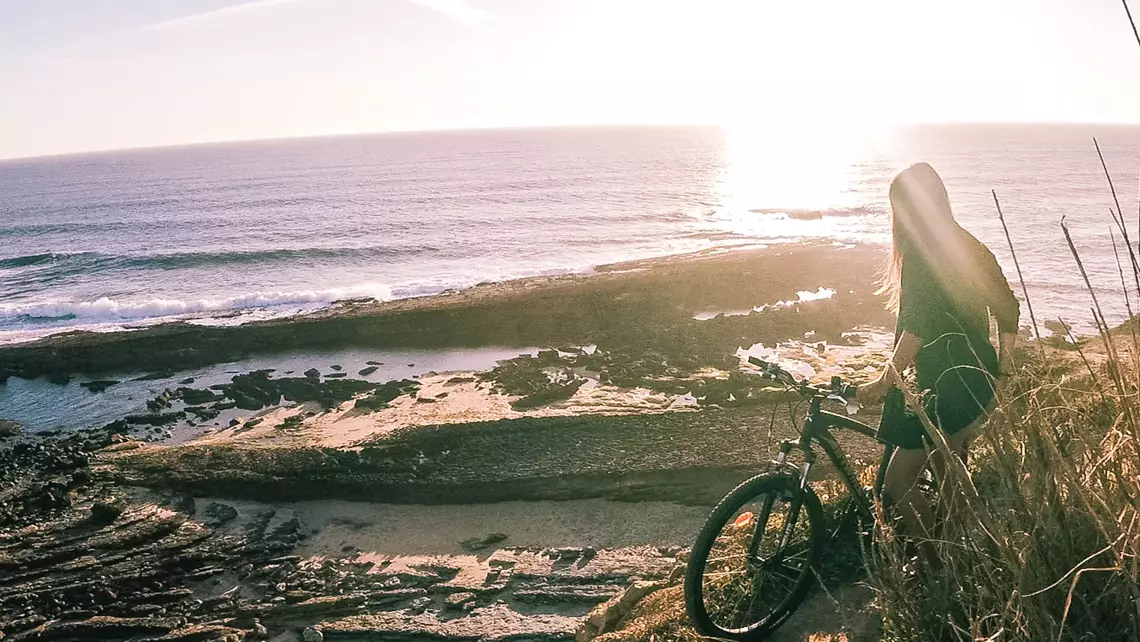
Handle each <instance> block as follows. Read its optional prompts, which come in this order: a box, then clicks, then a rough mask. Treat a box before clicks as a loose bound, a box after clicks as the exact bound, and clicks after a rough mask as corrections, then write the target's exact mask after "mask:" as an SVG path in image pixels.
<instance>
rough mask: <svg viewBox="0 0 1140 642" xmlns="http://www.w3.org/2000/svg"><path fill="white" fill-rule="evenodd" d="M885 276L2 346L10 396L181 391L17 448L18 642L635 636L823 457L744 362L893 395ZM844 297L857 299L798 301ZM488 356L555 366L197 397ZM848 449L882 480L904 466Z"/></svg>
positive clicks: (0, 461)
mask: <svg viewBox="0 0 1140 642" xmlns="http://www.w3.org/2000/svg"><path fill="white" fill-rule="evenodd" d="M880 258H881V257H880V255H879V254H878V252H877V251H876V250H873V249H868V248H842V249H841V248H835V247H832V246H823V245H817V246H811V245H809V246H795V247H787V248H781V249H778V250H764V251H759V250H757V251H747V252H735V253H726V254H705V255H696V256H686V257H673V258H669V259H662V260H658V261H650V262H641V263H632V264H625V265H621V266H613V267H611V268H608V269H604V270H601V271H600V272H599V274H597V275H592V276H588V277H582V276H573V277H556V278H541V279H524V280H521V281H515V282H510V283H505V284H492V285H486V286H479V287H476V288H473V289H472V290H469V291H465V292H462V293H456V294H449V295H445V296H440V297H431V298H425V299H416V300H408V301H396V302H390V303H383V304H359V303H358V304H354V305H351V306H345V307H342V308H340V309H337V310H332V311H328V312H326V313H322V314H319V315H312V316H310V317H303V318H299V319H293V320H288V321H274V322H264V323H256V324H249V325H248V326H240V327H232V328H208V327H204V326H193V325H190V324H177V325H170V326H160V327H157V328H152V329H150V330H143V331H139V332H130V333H116V334H109V335H92V334H78V335H63V336H59V337H53V338H50V339H47V340H43V341H39V342H35V343H32V344H26V345H20V346H8V347H3V348H0V371H2V372H0V380H8V379H10V378H11V377H22V378H31V377H41V376H42V377H47V378H48V379H49V380H51V381H53V382H55V383H58V384H66V383H67V382H69V381H70V380H71V379H73V378H74V379H77V380H79V381H78V383H79V384H80V385H82V386H83V387H84V388H85V389H86V391H85V392H83V394H90V395H96V396H98V395H107V394H113V392H114V390H115V387H116V386H117V385H119V384H117V383H116V382H117V381H119V380H121V379H125V378H126V377H130V378H132V379H135V380H137V379H146V378H147V376H150V377H151V378H152V379H151V380H152V381H156V382H164V381H174V382H177V383H172V384H165V383H163V384H162V386H160V387H159V388H160V389H159V390H156V391H155V392H152V393H151V394H153V395H154V396H153V397H150V398H148V399H139V400H138V403H139V405H140V408H139V409H138V410H137V412H133V413H130V414H127V415H124V416H122V417H120V418H118V419H116V420H114V421H111V422H110V423H106V424H104V425H102V426H100V427H97V428H89V429H84V430H79V431H75V430H63V431H62V432H59V433H58V434H55V435H53V434H51V433H55V432H57V431H50V432H49V433H41V434H39V435H31V434H29V435H25V436H18V435H10V436H7V437H0V470H2V471H3V472H2V473H0V481H2V483H3V486H2V488H3V490H2V491H0V635H2V636H4V637H3V639H9V638H10V639H14V640H32V639H35V640H87V639H94V638H102V639H124V640H126V639H129V640H240V639H250V640H255V639H272V640H281V641H285V640H304V641H305V642H313V641H314V640H323V639H339V640H373V639H375V640H434V641H439V640H444V641H446V640H508V639H509V640H569V639H573V638H574V637H575V635H579V634H581V635H586V634H585V633H582V632H583V631H587V630H589V631H592V632H593V633H592V634H596V633H599V632H601V630H602V629H607V630H608V628H612V626H613V625H614V624H615V623H616V622H617V621H618V620H620V613H619V611H621V609H622V608H625V607H623V606H621V605H623V604H624V605H626V606H628V605H629V602H631V601H632V600H633V599H634V598H633V597H631V596H634V593H629V592H627V587H629V586H631V585H633V586H635V587H640V588H637V589H636V592H638V596H639V595H641V594H644V593H648V592H649V591H650V590H651V588H650V587H656V586H659V584H654V583H655V582H659V581H660V580H663V579H665V578H667V577H669V576H670V574H671V573H673V572H674V571H675V569H676V568H677V567H678V564H679V563H680V562H679V560H680V559H683V551H684V548H685V547H686V546H687V545H688V544H689V543H690V542H691V541H692V538H693V536H694V535H695V531H696V529H697V528H698V527H699V525H700V523H701V521H702V520H703V516H704V514H705V511H706V510H707V507H708V506H709V505H711V504H712V503H713V502H715V501H716V500H717V499H718V498H719V497H720V496H721V495H722V494H723V493H724V492H725V491H727V490H728V489H729V488H731V487H732V486H733V485H734V484H736V483H738V482H739V481H740V480H741V479H743V478H745V477H747V476H748V475H750V474H752V473H753V472H755V471H756V470H758V469H759V468H760V467H762V466H763V465H764V464H765V463H766V462H767V461H768V460H769V459H770V453H771V449H772V448H773V447H774V445H775V443H776V442H778V440H779V439H782V438H786V437H789V436H792V435H794V434H795V424H796V420H797V413H796V412H795V410H794V406H793V405H790V404H788V403H787V402H788V401H790V399H789V398H788V396H787V395H786V394H785V393H782V392H780V391H778V390H773V389H770V388H768V387H767V385H766V384H765V383H764V382H762V381H759V380H757V379H756V378H755V377H749V376H747V375H745V374H742V373H741V372H740V371H739V369H738V367H737V366H738V364H739V358H738V357H735V356H733V354H734V353H735V352H736V350H737V348H740V347H748V346H751V345H753V344H761V343H762V344H765V345H768V346H776V345H777V344H780V345H782V346H783V348H782V351H783V352H787V353H789V354H793V355H798V356H796V358H798V359H799V360H801V361H802V362H803V363H804V364H810V365H812V366H813V367H815V369H816V371H817V372H818V373H820V375H821V376H822V375H824V374H827V373H831V372H835V373H839V374H842V375H843V376H845V377H847V378H848V379H858V378H860V377H863V376H866V373H867V372H868V371H870V370H873V368H874V364H875V363H876V361H875V359H876V358H877V357H876V355H881V353H882V351H883V349H884V346H883V345H882V342H881V340H880V341H879V343H876V339H875V338H874V337H873V336H871V335H870V334H869V333H868V331H867V328H873V327H875V326H882V325H885V324H886V323H887V322H889V319H886V315H885V313H883V312H882V311H881V309H880V308H879V306H878V303H877V302H876V301H875V300H874V299H873V298H872V297H871V296H870V294H869V292H868V289H869V281H870V274H871V270H872V268H873V267H874V266H875V265H876V264H877V262H878V261H879V260H880ZM821 287H826V288H830V289H832V290H834V291H835V294H834V295H833V296H831V297H829V298H828V297H821V298H820V300H810V301H805V302H798V301H797V292H801V291H802V292H815V291H816V290H818V289H819V288H821ZM809 298H815V297H809ZM869 337H870V338H869ZM479 345H500V346H501V345H514V346H546V347H544V348H542V349H540V350H538V351H537V352H534V353H531V354H527V355H523V356H519V357H516V358H513V359H508V360H504V361H501V362H500V363H499V365H497V366H496V367H494V368H492V369H490V370H486V371H478V372H450V373H424V374H422V375H415V376H414V377H412V378H406V379H395V380H391V381H387V382H380V381H369V380H366V378H365V377H367V376H368V375H371V374H372V373H374V372H375V370H372V371H371V372H367V373H366V372H365V371H366V370H368V368H369V367H372V368H375V367H377V366H378V365H382V364H380V363H379V361H376V362H375V363H376V364H377V366H373V365H369V366H366V367H364V368H360V372H349V371H345V369H343V368H342V367H341V366H340V365H339V364H336V365H334V366H328V365H327V364H312V366H311V367H309V369H308V370H302V371H298V372H276V371H273V370H271V369H262V370H252V371H247V372H238V373H235V374H234V375H233V376H232V377H229V379H228V381H223V382H222V383H216V384H213V385H205V384H201V383H196V382H195V381H193V380H192V379H193V378H192V377H187V376H186V375H185V374H180V373H181V372H182V371H183V369H184V368H187V367H191V366H201V365H203V364H208V363H216V362H220V361H227V360H231V359H235V358H239V357H241V358H248V357H250V356H251V355H257V354H270V353H275V352H278V351H289V350H292V349H297V348H301V347H312V346H324V347H328V346H357V347H363V348H368V347H375V348H377V349H379V348H384V347H407V346H420V347H432V346H479ZM352 370H353V371H355V370H357V368H356V367H353V368H352ZM140 374H141V375H143V376H141V377H140V376H139V375H140ZM70 385H72V386H74V385H76V383H71V384H70ZM3 414H4V413H3V409H2V408H0V416H2V415H3ZM13 426H14V424H13ZM13 432H14V431H13ZM172 434H187V435H191V436H190V437H187V438H185V439H183V440H181V441H179V440H177V439H175V441H174V442H171V441H170V438H171V435H172ZM844 445H845V446H846V447H848V448H849V454H851V455H852V456H853V458H854V459H856V460H863V461H867V462H871V461H875V460H876V458H877V456H878V453H879V450H878V448H877V447H875V446H874V444H873V443H866V442H862V441H860V440H845V441H844ZM820 471H821V474H826V471H824V470H823V469H822V468H821V469H820ZM352 502H355V503H352ZM599 511H600V515H599ZM590 515H593V516H594V517H588V516H590ZM586 522H589V523H591V524H594V526H593V527H591V528H588V529H585V530H583V528H584V527H583V524H584V523H586ZM429 532H430V533H431V534H432V536H431V537H428V536H427V533H429ZM623 600H624V601H623ZM603 604H605V605H606V606H604V607H599V605H603ZM595 607H598V608H600V609H601V610H600V611H594V615H593V616H591V617H590V618H589V622H590V623H591V624H590V625H589V626H587V625H586V622H587V615H588V614H589V613H591V610H592V609H595ZM615 614H616V615H615ZM600 623H602V624H604V625H602V624H600ZM591 627H592V628H591ZM592 634H591V635H592ZM589 637H590V636H589V635H586V637H585V638H580V639H588V638H589Z"/></svg>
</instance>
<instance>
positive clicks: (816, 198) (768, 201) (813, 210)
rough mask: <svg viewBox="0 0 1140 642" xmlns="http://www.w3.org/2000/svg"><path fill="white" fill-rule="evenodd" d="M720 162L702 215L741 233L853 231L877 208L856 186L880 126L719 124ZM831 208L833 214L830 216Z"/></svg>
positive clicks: (784, 235) (848, 233) (861, 180)
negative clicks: (711, 205) (710, 206)
mask: <svg viewBox="0 0 1140 642" xmlns="http://www.w3.org/2000/svg"><path fill="white" fill-rule="evenodd" d="M724 132H725V144H724V165H723V168H722V171H721V175H720V178H719V180H718V181H717V183H716V184H715V186H714V188H713V197H714V198H715V200H716V202H717V203H718V205H719V207H717V208H716V210H715V211H714V212H712V213H710V214H709V218H708V220H707V221H706V222H707V223H708V224H710V225H711V226H712V227H714V228H716V229H719V230H722V231H725V232H729V233H733V234H738V235H741V236H746V237H759V238H765V239H775V238H782V239H794V238H802V237H817V238H818V237H836V238H843V237H850V236H852V235H854V234H861V233H863V232H866V231H867V224H866V221H862V222H860V221H857V220H852V217H863V218H865V216H866V215H871V214H875V213H876V210H875V209H873V208H869V207H868V203H867V199H866V198H865V195H864V194H862V193H861V191H860V188H862V187H864V186H865V177H863V176H862V173H863V172H864V164H865V161H866V160H867V159H868V158H869V157H870V155H872V154H874V152H875V150H876V143H877V139H878V136H879V130H878V129H871V128H867V127H839V126H810V127H807V126H801V127H797V126H786V127H782V126H778V125H775V126H757V125H754V124H749V125H740V126H729V127H725V128H724ZM829 215H834V216H829Z"/></svg>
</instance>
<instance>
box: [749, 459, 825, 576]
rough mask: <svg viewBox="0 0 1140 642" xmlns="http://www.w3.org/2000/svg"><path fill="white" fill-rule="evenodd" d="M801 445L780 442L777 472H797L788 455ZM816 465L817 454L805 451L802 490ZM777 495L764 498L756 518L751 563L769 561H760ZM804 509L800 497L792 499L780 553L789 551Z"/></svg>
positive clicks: (781, 540)
mask: <svg viewBox="0 0 1140 642" xmlns="http://www.w3.org/2000/svg"><path fill="white" fill-rule="evenodd" d="M798 443H799V441H798V440H794V439H790V440H786V441H782V442H780V450H779V452H778V453H777V454H776V459H775V460H773V461H772V465H773V467H774V468H775V469H776V470H782V471H795V468H794V467H793V466H791V465H790V464H788V455H789V454H790V453H791V452H792V448H794V447H795V446H796V445H797V444H798ZM814 463H815V453H813V452H812V451H811V449H805V451H804V465H803V470H802V472H799V479H800V489H801V490H802V489H804V488H806V487H807V483H808V482H807V480H808V473H810V472H811V467H812V464H814ZM775 501H776V497H775V495H772V494H770V495H768V496H767V497H765V498H764V505H763V506H762V507H761V509H760V514H759V515H757V516H756V529H755V530H754V531H753V532H752V540H751V541H750V542H749V544H748V558H747V559H748V560H749V562H751V563H755V562H764V561H767V560H761V559H760V545H761V543H762V542H763V539H764V533H766V532H767V531H768V519H769V518H770V517H771V515H772V505H773V504H774V503H775ZM802 507H803V500H802V499H801V498H800V496H796V497H793V498H791V502H790V503H789V505H788V515H787V517H786V518H785V519H784V526H783V529H781V532H780V544H779V546H777V547H776V550H777V551H778V552H781V553H782V552H783V551H785V550H786V549H787V546H788V543H789V541H790V540H791V538H792V533H793V532H794V531H795V528H796V522H798V521H799V518H800V509H801V508H802Z"/></svg>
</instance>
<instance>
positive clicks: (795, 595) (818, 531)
mask: <svg viewBox="0 0 1140 642" xmlns="http://www.w3.org/2000/svg"><path fill="white" fill-rule="evenodd" d="M767 496H772V497H773V498H776V497H791V498H792V503H793V504H794V503H795V502H798V503H799V505H800V507H801V509H800V510H799V511H798V515H797V517H796V519H795V520H793V524H792V528H793V529H794V528H796V522H798V521H799V520H802V519H803V518H804V510H806V517H807V524H808V529H809V531H808V541H807V547H806V549H805V550H804V551H803V553H802V554H803V555H806V557H805V558H804V563H803V565H802V570H801V571H800V573H799V574H798V576H797V577H796V578H795V579H794V583H793V585H792V586H791V590H789V591H788V592H787V595H786V597H784V598H783V599H782V600H780V602H779V604H778V605H776V606H775V607H773V608H771V609H770V610H769V612H768V613H767V614H766V615H765V616H764V617H762V618H761V619H759V620H758V621H756V622H750V623H744V624H743V625H740V626H727V625H723V624H722V623H718V622H716V621H715V618H714V617H713V616H712V615H711V614H710V613H709V609H708V606H707V605H706V603H705V598H706V595H705V594H706V585H705V580H706V577H705V574H706V566H707V565H708V562H709V555H710V553H711V552H712V549H713V546H714V545H715V544H716V543H717V541H718V538H719V537H720V536H721V534H722V533H723V532H724V531H725V527H726V526H729V524H730V521H732V520H733V517H734V516H736V515H737V513H738V511H740V510H741V508H743V507H745V506H747V505H748V504H749V502H750V501H754V500H757V499H758V498H761V497H767ZM773 501H774V500H773ZM739 519H740V518H739V517H738V518H737V520H739ZM757 521H759V520H757ZM785 523H787V519H786V518H785ZM765 528H766V529H767V524H765ZM752 537H755V535H754V534H753V535H752ZM752 537H749V539H750V540H751V539H752ZM762 538H763V535H762ZM826 538H827V525H826V523H825V522H824V515H823V508H822V507H821V506H820V502H819V497H817V496H816V494H815V492H813V491H812V490H811V489H810V487H809V488H806V489H804V488H800V482H799V479H798V478H796V477H794V476H791V475H786V474H772V473H768V474H762V475H757V476H756V477H752V478H751V479H748V480H746V481H744V482H742V483H741V484H740V485H738V486H737V487H736V488H735V489H733V490H732V491H731V492H730V493H729V494H728V495H726V496H725V497H724V499H722V500H721V501H720V503H719V504H717V506H716V508H714V509H713V511H712V513H711V514H710V515H709V518H708V520H707V521H706V522H705V525H704V527H703V528H702V529H701V532H700V534H699V535H698V536H697V540H696V542H695V543H694V544H693V550H692V552H691V553H690V556H689V563H688V566H687V567H686V569H685V609H686V611H687V613H688V615H689V619H690V620H691V621H692V623H693V625H694V627H695V628H696V629H697V631H698V632H699V633H701V634H702V635H707V636H710V637H717V638H723V639H729V640H741V641H744V642H756V641H758V640H762V639H764V638H765V637H767V636H768V635H770V634H771V633H772V632H773V631H775V630H776V629H777V628H779V627H780V625H782V624H783V623H784V622H786V621H787V619H788V618H789V617H791V615H792V614H793V613H794V612H795V611H796V609H797V608H799V606H800V604H801V603H802V602H803V600H804V598H805V597H806V596H807V593H808V591H809V590H810V589H811V587H812V584H813V583H814V581H815V577H816V570H817V569H818V568H819V562H820V558H821V557H822V555H823V548H824V546H825V543H826ZM751 546H755V544H752V545H751ZM751 546H750V547H751ZM782 554H783V551H780V552H779V553H775V552H774V553H773V557H779V556H780V555H782ZM746 556H747V555H734V556H729V557H746ZM724 559H727V557H726V558H724ZM746 563H747V564H749V566H750V569H749V570H748V571H745V572H746V573H750V574H751V573H753V572H754V571H753V570H752V569H751V564H752V563H753V561H752V560H751V559H750V560H749V561H748V562H746ZM782 577H785V576H782ZM729 581H730V582H731V581H733V580H729ZM746 583H748V584H750V585H751V586H752V588H753V589H755V588H756V583H757V582H756V579H755V578H753V577H749V578H748V579H747V580H746ZM760 584H763V580H762V579H761V580H760ZM757 590H758V589H757ZM755 606H756V602H755V596H754V597H753V598H752V601H750V602H749V609H752V608H754V607H755Z"/></svg>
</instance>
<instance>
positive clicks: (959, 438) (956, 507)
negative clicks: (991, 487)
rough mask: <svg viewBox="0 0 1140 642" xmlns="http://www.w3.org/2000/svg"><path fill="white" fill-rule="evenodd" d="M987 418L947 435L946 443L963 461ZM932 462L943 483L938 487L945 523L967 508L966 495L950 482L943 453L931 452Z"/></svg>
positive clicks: (942, 521) (977, 420) (982, 417)
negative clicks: (971, 442)
mask: <svg viewBox="0 0 1140 642" xmlns="http://www.w3.org/2000/svg"><path fill="white" fill-rule="evenodd" d="M987 418H988V417H986V416H984V415H983V416H981V417H979V418H978V419H976V420H975V421H974V423H972V424H970V425H969V426H967V427H966V428H965V429H964V430H960V431H958V432H957V433H955V434H953V435H949V436H947V437H946V445H947V446H949V447H950V452H952V453H955V454H956V455H958V457H960V458H961V459H962V462H963V463H965V461H966V453H967V449H968V448H969V445H970V441H971V439H973V437H974V435H975V434H976V433H977V431H978V429H979V428H981V426H982V424H984V423H985V422H986V419H987ZM930 463H931V465H932V466H933V468H934V472H935V474H936V475H937V478H938V479H940V480H941V484H940V487H939V489H938V497H939V504H940V513H941V515H940V516H941V520H939V521H940V522H941V523H943V524H945V523H949V522H950V519H951V517H952V516H953V515H954V514H956V513H957V512H958V511H960V510H962V509H963V508H965V506H964V503H965V497H963V495H962V493H961V491H959V490H958V489H957V488H955V487H954V486H953V485H952V484H949V483H948V472H949V471H948V470H947V467H946V460H945V458H943V457H942V453H940V452H937V451H935V452H933V453H931V455H930Z"/></svg>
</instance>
